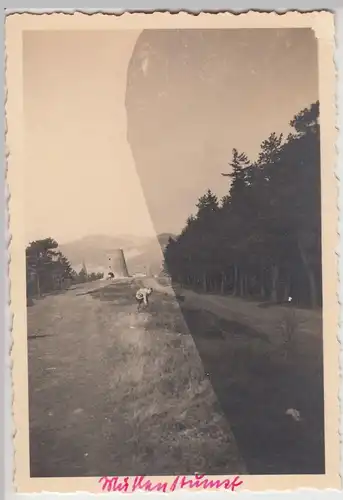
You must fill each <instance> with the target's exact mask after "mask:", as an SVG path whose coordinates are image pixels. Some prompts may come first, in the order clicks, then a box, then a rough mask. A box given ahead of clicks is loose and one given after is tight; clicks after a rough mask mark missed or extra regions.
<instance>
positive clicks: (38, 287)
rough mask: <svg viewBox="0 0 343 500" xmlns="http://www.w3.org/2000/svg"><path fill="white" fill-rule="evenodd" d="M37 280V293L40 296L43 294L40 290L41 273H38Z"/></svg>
mask: <svg viewBox="0 0 343 500" xmlns="http://www.w3.org/2000/svg"><path fill="white" fill-rule="evenodd" d="M36 281H37V295H38V297H40V296H41V290H40V280H39V274H38V273H37V274H36Z"/></svg>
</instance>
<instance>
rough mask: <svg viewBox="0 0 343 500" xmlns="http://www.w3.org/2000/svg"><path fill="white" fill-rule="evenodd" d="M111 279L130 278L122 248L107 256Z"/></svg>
mask: <svg viewBox="0 0 343 500" xmlns="http://www.w3.org/2000/svg"><path fill="white" fill-rule="evenodd" d="M107 262H108V266H107V267H108V271H107V277H109V278H127V277H128V276H129V273H128V270H127V265H126V262H125V257H124V252H123V250H122V249H121V248H119V249H117V250H112V251H111V252H108V254H107Z"/></svg>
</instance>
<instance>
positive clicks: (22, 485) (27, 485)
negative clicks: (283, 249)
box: [6, 11, 340, 493]
mask: <svg viewBox="0 0 343 500" xmlns="http://www.w3.org/2000/svg"><path fill="white" fill-rule="evenodd" d="M114 17H115V19H113V18H114ZM266 25H267V26H266ZM261 26H263V27H271V28H272V27H286V26H287V27H291V26H295V27H312V28H313V29H314V30H315V31H316V34H317V38H318V44H319V50H318V53H319V68H318V71H319V79H320V92H319V93H320V102H321V104H322V103H325V104H324V105H323V104H322V107H321V117H323V116H325V120H327V121H328V123H326V126H325V140H323V139H324V138H323V135H324V134H323V130H322V132H321V144H322V145H323V144H324V143H325V144H326V147H325V148H323V147H322V165H321V171H322V192H323V194H322V199H326V202H327V203H328V204H329V214H328V215H329V217H326V214H325V213H323V214H322V216H323V237H322V238H323V239H322V242H323V281H324V282H325V283H324V284H323V288H324V290H325V289H326V290H327V292H328V293H327V295H326V296H325V294H324V306H323V317H324V332H325V335H324V360H325V361H324V371H325V379H326V382H325V388H326V389H327V388H328V384H330V386H329V387H330V393H329V396H330V395H331V397H329V399H330V401H329V403H327V402H325V414H326V417H327V416H328V408H330V412H329V413H330V415H329V416H330V421H329V423H328V422H326V432H327V437H326V458H327V460H328V461H329V467H328V469H329V471H327V473H326V475H325V476H312V477H308V476H244V477H243V479H244V488H243V490H250V491H266V490H269V491H273V490H274V491H277V490H287V489H290V488H292V489H294V488H301V487H306V488H339V487H340V481H339V472H338V471H339V431H338V430H339V400H338V386H339V376H338V353H339V349H338V348H339V345H338V342H337V334H336V335H335V336H333V335H331V333H330V338H329V339H328V328H329V327H330V328H335V330H336V331H337V329H338V319H339V315H338V297H337V292H336V287H337V279H338V278H337V276H338V266H337V259H336V258H335V248H336V246H337V242H338V233H337V222H338V209H337V182H336V180H335V177H334V167H335V158H336V152H335V139H336V130H335V105H336V103H335V98H334V96H335V83H334V80H335V74H334V62H333V57H334V50H333V47H334V24H333V15H332V14H330V13H328V12H314V13H299V12H290V13H283V14H277V13H258V12H254V11H250V12H248V13H244V14H239V15H236V14H204V13H202V14H200V15H199V16H196V17H195V16H192V15H191V14H187V13H181V14H168V13H156V14H153V13H152V14H129V13H125V14H122V15H120V16H113V17H112V16H110V15H108V14H99V13H94V14H81V13H76V14H72V15H71V14H46V15H44V14H43V15H42V14H37V15H36V14H11V15H10V16H8V18H7V20H6V56H7V58H6V59H7V65H6V86H7V102H6V119H7V134H6V145H7V149H8V150H9V157H8V175H7V182H8V186H9V193H10V198H9V201H8V210H9V233H10V237H11V242H10V245H9V253H10V265H9V278H10V291H11V297H10V300H11V306H10V309H11V313H12V316H13V323H12V341H13V347H12V351H11V361H12V389H13V422H14V434H15V436H14V459H15V463H14V475H15V484H16V488H17V491H18V492H39V491H42V490H45V491H56V492H71V491H89V492H92V493H98V492H100V488H99V485H98V478H51V479H34V478H30V477H29V449H28V397H27V377H28V373H27V346H26V340H25V333H26V304H25V293H24V287H25V273H24V269H25V259H24V246H23V240H22V231H23V220H22V210H23V208H22V195H23V194H24V186H23V184H22V176H21V175H20V174H21V173H22V168H23V163H22V161H23V150H22V145H23V129H22V127H23V96H22V92H21V85H22V59H21V56H22V52H21V51H22V45H21V35H22V32H23V31H24V30H25V29H29V30H35V29H38V30H49V29H60V30H63V29H69V30H73V29H100V30H101V29H134V28H137V29H138V28H139V29H143V28H147V29H148V28H150V29H156V28H162V27H166V28H168V27H170V28H177V27H178V28H182V27H194V28H199V27H211V28H212V27H213V28H215V27H217V28H224V27H228V28H230V27H241V28H244V27H261ZM326 71H328V73H326ZM321 75H324V76H321ZM19 123H20V125H21V126H19V125H18V124H19ZM328 161H329V165H327V162H328ZM332 162H333V163H332ZM324 164H325V169H324ZM323 174H324V175H323ZM323 181H324V182H323ZM333 218H334V220H335V224H332V219H333ZM327 219H329V221H330V223H331V224H332V227H333V229H331V230H329V229H328V227H330V225H329V226H328V225H327V223H326V224H325V221H327ZM336 238H337V239H336ZM324 255H325V258H324ZM332 257H334V258H332ZM325 276H326V278H324V277H325ZM325 309H326V312H325ZM328 360H330V362H329V363H328ZM334 360H335V361H334ZM333 388H335V391H334V390H333ZM335 394H336V397H335ZM326 399H327V398H326ZM337 438H338V439H337ZM155 479H157V478H155ZM166 479H167V478H165V477H164V478H163V480H164V481H165V480H166ZM168 479H171V478H168ZM243 490H242V491H243Z"/></svg>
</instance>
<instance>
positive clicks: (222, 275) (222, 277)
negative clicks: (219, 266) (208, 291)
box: [220, 273, 226, 295]
mask: <svg viewBox="0 0 343 500" xmlns="http://www.w3.org/2000/svg"><path fill="white" fill-rule="evenodd" d="M225 278H226V277H225V273H221V283H220V293H221V294H222V295H223V294H224V288H225Z"/></svg>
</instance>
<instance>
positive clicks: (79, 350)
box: [8, 12, 339, 491]
mask: <svg viewBox="0 0 343 500" xmlns="http://www.w3.org/2000/svg"><path fill="white" fill-rule="evenodd" d="M249 15H250V14H249ZM249 15H246V16H247V17H249ZM252 15H253V14H252ZM162 16H163V15H162ZM167 16H168V15H167ZM260 16H263V19H265V20H266V21H265V24H263V22H262V17H261V18H259V14H257V13H255V19H256V22H255V25H254V22H251V23H250V24H249V23H247V22H245V21H244V22H243V23H241V21H240V17H241V16H233V17H235V19H232V17H231V16H229V17H230V19H228V21H230V22H227V26H225V23H224V21H223V19H222V20H220V19H221V18H220V17H218V19H219V21H218V22H217V24H218V27H216V21H215V19H213V17H216V16H211V15H209V16H208V18H209V21H210V18H212V21H211V22H209V24H208V26H206V25H205V24H204V18H202V21H201V18H200V21H199V22H197V19H196V18H195V17H194V18H193V17H192V16H188V15H185V16H181V17H180V19H181V20H182V19H185V20H186V21H185V22H181V21H180V22H179V24H178V20H177V18H178V16H169V17H165V18H164V19H165V22H164V25H163V22H162V23H158V22H156V23H155V26H153V25H152V24H153V20H152V18H153V17H154V15H151V17H150V21H149V22H148V23H147V25H146V26H145V25H144V22H143V20H142V21H141V22H140V23H138V22H136V23H135V16H132V17H133V18H134V19H133V20H131V21H129V20H128V18H125V17H124V21H120V18H117V21H116V22H117V24H114V26H112V27H111V24H110V22H111V20H109V21H105V20H103V21H104V28H100V27H97V25H96V21H95V22H94V24H93V25H92V18H93V19H94V20H96V18H97V17H99V16H98V15H95V16H82V15H79V16H76V18H75V23H74V24H73V17H74V16H62V18H66V17H68V18H69V20H66V19H64V20H63V19H61V16H59V19H56V16H55V19H54V15H52V16H34V15H31V16H30V15H26V18H25V16H24V19H23V20H22V21H19V20H18V19H17V21H16V22H17V23H20V22H22V23H24V24H23V26H24V27H23V28H22V32H21V36H22V47H21V51H22V52H21V54H22V56H21V66H20V75H21V82H22V83H21V85H22V98H21V99H22V101H21V104H18V109H19V106H21V107H22V109H21V113H22V115H21V116H22V125H21V139H20V140H21V144H22V147H21V153H20V154H21V156H20V164H21V167H20V168H21V170H19V167H16V168H14V170H13V174H12V177H11V163H10V162H9V187H10V192H11V201H10V204H9V207H10V213H12V212H16V215H15V219H14V221H12V220H11V222H10V229H11V231H10V232H11V236H12V243H11V245H12V247H10V252H11V255H12V266H13V267H12V273H16V272H17V274H18V275H19V274H20V273H19V269H20V272H21V273H22V276H21V278H20V279H21V283H22V285H20V287H19V284H18V283H19V282H18V281H16V280H15V279H13V277H12V279H11V290H12V294H15V295H16V296H20V297H19V298H18V300H17V299H15V298H14V299H13V296H12V306H13V304H14V307H16V304H17V305H18V304H21V306H20V307H22V309H21V313H20V314H21V317H22V318H23V319H22V320H19V319H18V318H17V315H18V317H19V305H18V307H17V308H16V309H14V310H13V314H14V326H13V343H14V349H13V352H14V358H13V363H14V365H13V366H14V371H15V370H18V372H17V379H16V380H18V381H20V384H21V385H20V387H21V389H20V390H19V382H18V385H17V387H18V389H17V391H16V390H15V393H14V394H15V400H16V401H17V402H15V403H14V410H15V411H14V415H16V414H21V415H24V414H25V415H26V412H27V421H26V423H25V424H24V425H27V464H26V466H25V467H27V472H26V474H27V477H26V481H29V480H30V479H40V480H49V479H51V478H59V479H64V480H67V479H68V478H97V477H102V476H130V477H131V476H137V475H139V476H160V477H166V476H168V477H172V476H177V475H181V474H184V475H194V474H195V473H197V474H206V475H208V476H230V475H231V476H234V475H239V476H240V477H241V478H244V481H246V484H250V483H249V477H250V476H251V477H253V476H262V477H263V476H265V477H266V481H267V476H278V477H279V476H282V477H284V478H285V479H284V480H282V479H281V482H282V481H284V483H283V484H284V487H285V488H286V487H288V488H289V487H290V484H292V483H291V482H288V483H287V481H286V479H287V477H288V476H291V477H294V476H299V477H300V476H306V477H307V479H306V481H307V482H305V483H304V485H305V486H306V485H307V486H311V485H313V487H315V485H316V484H320V483H315V476H318V477H319V479H318V480H320V478H323V481H325V480H326V479H325V478H328V477H329V478H330V479H327V480H326V481H327V482H326V483H325V482H324V483H323V484H325V485H327V486H332V487H335V486H337V478H338V443H339V437H338V392H337V391H338V382H337V380H336V372H335V370H337V378H338V343H337V331H338V313H337V311H338V309H336V307H337V304H336V301H337V297H336V295H335V294H336V280H337V277H336V273H337V270H336V262H335V259H336V256H335V243H336V240H335V239H334V238H335V237H336V232H337V230H336V224H337V214H336V211H335V210H336V192H335V179H334V168H335V165H334V161H335V145H334V143H335V136H334V125H335V123H334V85H333V82H334V67H333V61H332V57H333V44H334V38H333V31H332V32H331V31H330V28H332V30H333V22H332V16H331V15H330V14H328V13H325V12H323V13H314V14H313V15H312V17H311V14H303V15H301V14H296V13H295V16H294V20H295V22H294V23H293V24H292V22H291V21H288V20H287V19H288V17H287V16H288V14H286V15H285V16H276V15H275V16H274V17H273V19H274V21H272V20H271V18H270V17H269V20H268V15H260ZM302 16H304V17H303V20H302ZM48 17H49V18H50V20H49V19H48ZM85 17H88V20H84V18H85ZM103 17H106V16H103ZM107 17H109V18H110V17H114V18H115V16H107ZM146 17H149V16H148V15H143V16H140V18H141V19H144V18H146ZM171 17H173V18H174V19H172V18H171ZM281 17H283V18H284V20H282V19H281ZM28 18H29V19H28ZM30 18H36V19H34V20H32V19H30ZM38 18H40V19H38ZM187 18H188V21H187ZM189 18H191V19H189ZM25 19H26V21H25ZM82 19H83V21H84V23H83V21H82ZM125 19H126V21H125ZM258 19H260V21H261V22H259V21H258ZM168 20H169V21H168ZM312 20H314V21H315V22H314V21H313V26H314V27H313V26H311V23H312ZM321 20H323V25H325V26H326V27H327V28H328V30H329V31H328V35H326V36H325V35H323V36H322V38H321V36H320V34H323V33H324V31H325V30H324V29H322V30H320V29H318V26H320V21H321ZM62 21H66V22H65V27H64V25H63V23H62ZM25 22H27V23H28V24H27V29H26V28H25ZM31 22H32V25H31V24H30V23H31ZM99 22H100V21H99ZM125 22H128V23H129V26H126V25H125ZM187 22H188V24H187ZM35 23H38V24H39V26H38V24H37V28H35V27H34V26H35ZM54 23H56V24H54ZM58 23H60V24H58ZM61 23H62V24H61ZM77 23H80V25H79V26H76V24H77ZM106 23H107V24H106ZM130 23H131V25H130ZM149 23H150V24H149ZM168 23H169V25H168ZM197 23H198V24H197ZM244 23H245V24H244ZM273 23H274V24H273ZM306 23H307V24H306ZM11 26H12V25H11V24H10V23H9V28H8V29H9V31H10V27H11ZM15 26H16V24H15V21H13V26H12V27H13V33H14V32H15V29H14V27H15ZM99 26H100V24H99ZM8 36H9V37H10V35H8ZM322 39H324V42H323V43H324V45H323V46H322V49H320V44H321V43H322ZM13 40H14V36H13ZM14 45H15V44H14V42H13V45H11V44H8V50H9V51H10V50H11V47H13V54H14V53H15V51H14ZM13 59H14V56H12V60H11V52H9V66H8V72H9V73H10V71H11V68H12V67H11V61H12V65H13V67H14V64H15V63H14V62H13ZM321 64H323V65H324V66H325V65H326V66H325V67H323V69H321ZM325 68H326V69H325ZM12 71H14V70H13V69H12ZM322 72H323V73H325V78H323V77H322V76H321V75H322ZM13 74H14V73H13ZM11 102H14V93H13V95H12V101H11V87H9V104H10V103H11ZM14 107H15V104H14ZM8 112H10V110H9V111H8ZM330 120H331V121H330ZM13 121H14V120H13ZM14 126H15V124H14ZM10 130H11V129H10V127H9V131H10ZM12 133H14V132H13V131H12ZM9 137H10V138H11V135H10V134H9ZM18 140H19V139H18ZM12 141H14V139H12ZM12 144H13V143H12ZM9 147H10V149H11V141H9ZM13 161H14V163H15V161H17V162H18V164H19V156H16V155H15V154H14V160H13ZM324 162H325V168H324ZM14 172H15V173H16V174H14ZM19 172H21V174H19ZM17 185H18V186H17ZM16 186H17V187H16ZM11 188H13V189H11ZM11 203H13V206H12V207H11ZM15 203H17V206H18V210H15V208H14V204H15ZM11 217H12V216H11ZM330 227H331V229H330ZM330 238H331V239H330ZM11 248H12V250H11ZM13 259H14V260H13ZM16 259H17V260H16ZM324 261H325V263H324ZM15 262H17V264H16V265H15ZM14 267H15V270H14ZM16 300H17V301H16ZM325 311H328V312H325ZM324 318H326V319H325V320H324ZM325 321H326V323H325ZM18 322H19V323H18ZM325 325H326V326H325ZM19 344H20V345H19ZM16 354H17V355H18V356H17V357H16ZM19 356H21V357H20V358H19ZM20 360H21V361H20ZM18 365H20V366H18ZM330 365H331V369H332V370H333V372H329V370H330ZM16 367H17V368H16ZM25 377H26V386H25V382H24V381H25ZM330 377H331V378H330ZM324 382H325V383H324ZM14 387H16V386H15V385H14ZM19 398H22V400H21V401H20V402H18V399H19ZM26 404H27V407H26ZM16 405H17V406H16ZM21 409H22V410H21ZM18 418H20V417H18ZM17 422H19V420H18V421H17ZM25 432H26V431H25ZM16 439H17V445H16V450H17V452H16V455H17V459H21V458H22V457H24V452H23V455H20V453H19V452H18V449H19V448H20V445H19V440H20V439H23V440H24V427H22V428H21V427H20V424H19V423H18V424H17V436H16ZM336 439H337V443H336V441H335V440H336ZM331 445H332V447H331ZM22 449H23V448H22ZM25 453H26V452H25ZM25 456H26V455H25ZM336 464H337V469H336V468H335V467H336ZM25 470H26V469H25ZM312 476H313V478H314V479H313V482H311V481H312V480H311V477H312ZM328 481H331V482H328ZM37 484H38V483H37ZM40 484H45V483H40ZM47 484H48V483H47ZM80 484H83V483H82V482H81V483H80ZM261 484H262V483H261ZM266 484H267V483H266ZM273 484H274V485H275V484H276V483H273ZM299 484H300V485H303V483H299ZM94 485H95V487H96V481H94ZM274 487H275V486H274ZM43 489H51V488H43ZM79 489H81V488H79ZM250 489H253V487H251V488H250ZM262 489H263V488H262ZM268 489H269V488H268ZM276 489H277V488H276ZM54 490H56V491H57V489H56V488H54ZM94 491H96V489H95V490H94Z"/></svg>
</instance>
